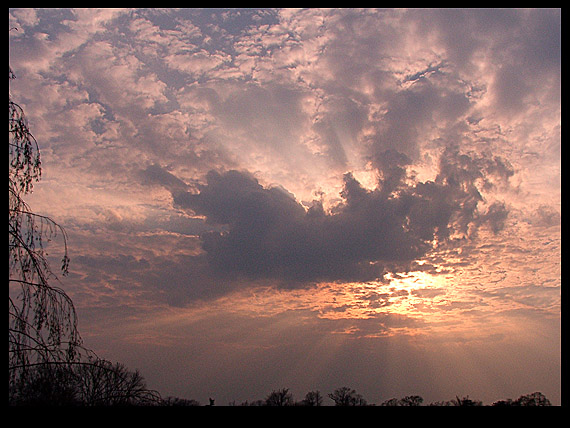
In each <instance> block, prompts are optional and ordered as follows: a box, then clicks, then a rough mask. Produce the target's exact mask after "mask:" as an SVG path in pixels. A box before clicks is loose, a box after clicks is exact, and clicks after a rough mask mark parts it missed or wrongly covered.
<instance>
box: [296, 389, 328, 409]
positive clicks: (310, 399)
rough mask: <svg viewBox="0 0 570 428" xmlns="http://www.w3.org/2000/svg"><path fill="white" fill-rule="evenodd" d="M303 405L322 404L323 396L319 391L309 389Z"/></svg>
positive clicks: (302, 402)
mask: <svg viewBox="0 0 570 428" xmlns="http://www.w3.org/2000/svg"><path fill="white" fill-rule="evenodd" d="M301 405H302V406H322V405H323V397H322V395H321V393H320V392H319V391H309V392H307V394H306V395H305V398H304V399H303V400H302V401H301Z"/></svg>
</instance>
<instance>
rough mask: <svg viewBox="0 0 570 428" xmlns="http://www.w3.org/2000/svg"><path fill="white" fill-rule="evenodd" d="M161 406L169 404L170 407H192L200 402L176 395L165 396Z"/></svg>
mask: <svg viewBox="0 0 570 428" xmlns="http://www.w3.org/2000/svg"><path fill="white" fill-rule="evenodd" d="M161 404H162V405H163V406H170V407H194V406H199V405H200V403H199V402H198V401H196V400H192V399H190V400H188V399H186V398H178V397H167V398H165V399H164V400H162V403H161Z"/></svg>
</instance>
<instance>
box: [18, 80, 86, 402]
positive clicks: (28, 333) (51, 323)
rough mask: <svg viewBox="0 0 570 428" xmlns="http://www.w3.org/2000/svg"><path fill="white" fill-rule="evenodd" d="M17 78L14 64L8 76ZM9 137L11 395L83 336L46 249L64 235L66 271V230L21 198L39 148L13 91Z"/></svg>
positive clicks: (70, 358)
mask: <svg viewBox="0 0 570 428" xmlns="http://www.w3.org/2000/svg"><path fill="white" fill-rule="evenodd" d="M14 78H15V75H14V74H13V73H12V70H11V69H10V70H9V81H11V80H12V79H14ZM8 136H9V144H8V145H9V150H8V155H9V159H8V164H9V168H8V184H9V186H8V187H9V190H8V193H9V198H8V205H9V206H8V213H9V214H8V259H9V263H8V271H9V273H8V300H9V302H8V372H9V391H10V397H12V396H14V394H16V395H17V394H18V390H19V389H21V387H22V382H23V383H26V382H27V381H28V379H27V377H28V371H29V370H28V369H30V368H31V367H37V366H38V365H42V364H49V363H53V362H57V363H58V364H61V363H62V362H67V363H71V362H74V361H77V357H78V354H77V350H78V348H79V347H80V346H81V338H80V336H79V333H78V331H77V318H76V314H75V308H74V306H73V303H72V301H71V299H70V298H69V297H68V296H67V294H66V293H65V292H64V291H63V290H62V289H61V288H59V287H55V286H53V285H52V284H53V283H54V282H56V281H57V277H56V276H55V275H54V274H53V272H52V271H51V269H50V266H49V263H48V261H47V258H46V253H45V251H44V242H45V240H50V239H52V238H53V237H55V236H56V235H57V234H58V233H59V234H61V236H62V237H63V244H64V254H63V258H62V265H61V271H62V273H63V275H66V274H67V269H68V263H69V259H68V256H67V244H66V242H67V239H66V235H65V231H64V230H63V228H61V227H60V226H59V225H58V224H57V223H55V222H54V221H53V220H51V219H50V218H48V217H46V216H42V215H39V214H36V213H34V212H32V210H31V209H30V207H29V206H28V205H27V204H26V202H25V201H24V199H23V197H24V196H25V195H26V194H28V193H30V192H31V191H32V189H33V183H34V182H35V181H39V179H40V177H41V160H40V151H39V147H38V144H37V141H36V139H35V138H34V136H33V135H32V133H31V132H30V129H29V127H28V122H27V119H26V116H25V115H24V111H23V110H22V108H21V107H20V106H19V105H18V104H16V103H15V102H14V101H13V100H12V96H11V94H9V115H8ZM58 370H59V369H58ZM44 372H45V371H44ZM37 375H38V374H37V373H34V374H33V376H37ZM30 380H32V379H30Z"/></svg>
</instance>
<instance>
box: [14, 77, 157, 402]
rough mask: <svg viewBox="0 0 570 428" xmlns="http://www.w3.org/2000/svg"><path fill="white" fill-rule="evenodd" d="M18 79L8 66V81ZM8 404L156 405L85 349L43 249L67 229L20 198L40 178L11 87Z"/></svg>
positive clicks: (124, 374) (130, 379) (132, 379)
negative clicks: (35, 210)
mask: <svg viewBox="0 0 570 428" xmlns="http://www.w3.org/2000/svg"><path fill="white" fill-rule="evenodd" d="M14 78H15V75H14V73H13V72H12V69H11V68H9V78H8V80H9V82H10V81H12V80H13V79H14ZM8 147H9V149H8V166H9V167H8V184H9V186H8V188H9V189H8V195H9V197H8V213H9V214H8V403H9V404H11V405H21V404H51V405H59V404H61V405H73V404H80V405H93V404H98V405H117V404H136V405H139V404H148V403H157V402H158V401H159V400H160V395H159V394H158V393H156V392H155V391H150V390H148V389H146V386H145V384H144V380H143V378H142V376H141V375H140V374H139V373H138V372H137V371H135V372H129V371H128V370H126V368H125V367H124V366H122V365H120V364H116V365H113V364H111V363H110V362H108V361H105V360H102V359H99V358H98V357H97V356H96V355H95V354H94V353H93V352H91V351H89V350H87V349H85V348H83V346H82V340H81V337H80V335H79V332H78V330H77V316H76V313H75V308H74V305H73V302H72V300H71V299H70V298H69V296H68V295H67V294H66V293H65V291H64V290H63V289H61V288H60V287H57V286H54V283H59V279H58V278H57V276H56V275H55V274H54V273H53V272H52V270H51V268H50V265H49V263H48V260H47V254H46V252H45V250H44V243H45V241H46V240H47V241H50V240H51V239H53V238H54V237H56V236H57V235H58V234H59V235H61V236H62V238H63V257H62V261H61V272H62V274H63V275H67V272H68V266H69V258H68V256H67V237H66V233H65V230H64V229H63V228H62V227H61V226H59V225H58V224H57V223H56V222H54V221H53V220H52V219H50V218H49V217H46V216H43V215H39V214H36V213H34V212H32V210H31V209H30V207H29V206H28V204H27V203H26V202H25V201H24V199H23V197H24V196H25V195H27V194H29V193H31V192H32V189H33V183H34V182H37V181H39V179H40V177H41V160H40V150H39V146H38V143H37V141H36V139H35V138H34V136H33V135H32V133H31V132H30V129H29V126H28V121H27V119H26V116H25V114H24V111H23V109H22V108H21V107H20V106H19V105H18V104H16V103H15V102H14V101H13V100H12V95H11V94H10V93H9V111H8Z"/></svg>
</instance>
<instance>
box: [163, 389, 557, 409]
mask: <svg viewBox="0 0 570 428" xmlns="http://www.w3.org/2000/svg"><path fill="white" fill-rule="evenodd" d="M327 396H328V397H329V398H330V399H331V400H332V401H333V403H334V406H342V407H350V406H384V407H393V406H403V407H404V406H407V407H412V406H423V405H424V399H423V398H422V397H420V396H419V395H409V396H405V397H403V398H390V399H388V400H385V401H383V402H381V403H380V404H373V403H368V401H367V400H366V399H365V398H364V397H363V396H362V395H361V394H358V393H357V392H356V390H354V389H352V388H349V387H346V386H343V387H341V388H338V389H335V390H334V391H333V392H331V393H329V394H327ZM323 398H324V397H323V395H322V394H321V392H320V391H309V392H308V393H307V394H306V395H305V397H304V398H303V399H302V400H300V401H295V399H294V398H293V394H292V393H291V392H290V391H289V389H288V388H283V389H279V390H273V391H272V392H271V393H270V394H269V395H268V396H267V397H266V398H265V399H263V400H254V401H251V402H249V401H245V402H242V403H241V404H237V403H236V402H235V401H233V402H230V403H229V404H228V405H229V406H238V405H239V406H268V407H274V406H323ZM166 404H168V405H189V406H197V405H198V406H199V405H200V403H199V402H197V401H195V400H183V401H182V402H178V401H176V400H170V401H168V400H167V403H166ZM209 405H210V406H212V405H214V400H212V399H210V403H209ZM425 405H427V406H486V405H485V404H483V402H482V401H480V400H472V399H470V398H469V396H466V397H459V396H456V397H455V398H453V399H451V400H449V401H436V402H432V403H429V404H425ZM551 405H552V404H551V403H550V400H549V399H548V398H546V397H545V396H544V394H542V393H541V392H533V393H531V394H526V395H521V396H520V397H519V398H517V399H516V400H513V399H510V398H508V399H506V400H499V401H495V402H494V403H492V404H490V406H551Z"/></svg>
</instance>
